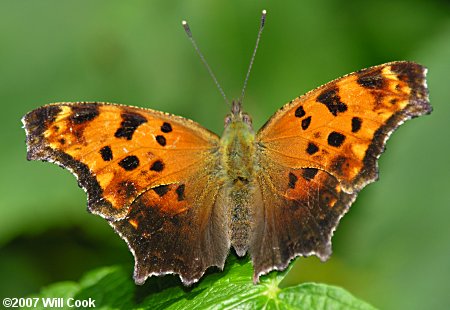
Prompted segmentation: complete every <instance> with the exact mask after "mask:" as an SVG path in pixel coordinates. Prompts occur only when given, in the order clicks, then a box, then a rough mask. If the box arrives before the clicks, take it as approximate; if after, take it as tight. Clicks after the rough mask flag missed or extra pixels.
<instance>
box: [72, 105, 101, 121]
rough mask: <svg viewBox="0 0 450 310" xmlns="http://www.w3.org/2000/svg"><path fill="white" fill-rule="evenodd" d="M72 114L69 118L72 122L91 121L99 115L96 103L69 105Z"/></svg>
mask: <svg viewBox="0 0 450 310" xmlns="http://www.w3.org/2000/svg"><path fill="white" fill-rule="evenodd" d="M71 110H72V115H70V117H69V119H70V121H71V122H72V123H74V124H77V125H78V124H83V123H86V122H89V121H92V120H93V119H94V118H96V117H97V116H98V115H99V111H98V106H97V105H96V104H79V105H74V106H72V107H71Z"/></svg>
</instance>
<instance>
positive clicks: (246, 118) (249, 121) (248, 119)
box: [242, 114, 252, 126]
mask: <svg viewBox="0 0 450 310" xmlns="http://www.w3.org/2000/svg"><path fill="white" fill-rule="evenodd" d="M242 121H243V122H244V123H246V124H247V125H249V126H251V125H252V118H251V117H250V115H248V114H242Z"/></svg>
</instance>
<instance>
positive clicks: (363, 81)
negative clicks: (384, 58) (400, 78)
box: [356, 68, 386, 89]
mask: <svg viewBox="0 0 450 310" xmlns="http://www.w3.org/2000/svg"><path fill="white" fill-rule="evenodd" d="M357 74H358V79H357V80H356V81H357V83H358V84H359V85H361V86H362V87H364V88H368V89H383V88H384V87H385V86H386V80H385V79H384V77H383V75H382V73H381V68H377V69H364V70H361V71H359V72H358V73H357Z"/></svg>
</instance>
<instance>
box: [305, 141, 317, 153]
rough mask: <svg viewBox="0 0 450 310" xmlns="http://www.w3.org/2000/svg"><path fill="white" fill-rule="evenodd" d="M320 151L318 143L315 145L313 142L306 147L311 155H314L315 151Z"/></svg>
mask: <svg viewBox="0 0 450 310" xmlns="http://www.w3.org/2000/svg"><path fill="white" fill-rule="evenodd" d="M318 151H319V147H318V146H317V145H315V144H314V143H312V142H309V143H308V147H307V148H306V152H307V153H308V154H309V155H313V154H314V153H317V152H318Z"/></svg>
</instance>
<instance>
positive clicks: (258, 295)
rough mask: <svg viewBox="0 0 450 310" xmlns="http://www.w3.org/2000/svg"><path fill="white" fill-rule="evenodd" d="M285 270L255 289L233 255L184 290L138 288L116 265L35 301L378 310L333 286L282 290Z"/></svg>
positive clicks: (174, 281) (160, 283) (153, 284)
mask: <svg viewBox="0 0 450 310" xmlns="http://www.w3.org/2000/svg"><path fill="white" fill-rule="evenodd" d="M286 272H287V271H285V272H278V273H277V272H272V273H270V274H269V275H267V276H263V277H261V282H260V283H259V284H257V285H254V284H253V282H252V273H253V268H252V266H251V263H250V261H249V260H248V259H236V258H235V257H234V256H230V257H229V259H228V261H227V264H226V266H225V269H224V271H222V272H211V273H210V274H208V275H205V277H204V278H203V279H202V280H201V281H200V283H198V284H197V285H194V286H192V287H190V288H186V287H183V286H182V285H181V284H180V281H179V280H178V278H177V277H175V276H166V277H163V278H157V277H153V278H150V279H149V280H148V281H147V283H146V284H145V285H143V286H136V285H135V284H134V282H133V280H132V279H131V275H130V270H128V268H125V267H121V266H115V267H107V268H101V269H97V270H94V271H92V272H89V273H88V274H86V275H85V276H84V277H83V278H82V279H81V281H80V282H79V283H74V282H63V283H56V284H53V285H51V286H48V287H46V288H43V289H42V290H41V292H40V293H39V294H38V295H37V296H33V297H41V298H57V297H64V299H65V300H67V299H68V298H74V299H75V300H87V299H89V298H91V299H93V300H95V306H96V308H97V309H98V308H101V309H124V308H127V309H138V308H139V309H146V308H151V309H374V308H373V307H372V306H371V305H369V304H367V303H365V302H363V301H361V300H359V299H357V298H355V297H354V296H353V295H351V294H350V293H348V292H347V291H345V290H344V289H342V288H339V287H335V286H330V285H326V284H317V283H303V284H300V285H296V286H291V287H283V285H280V282H281V281H282V280H283V278H284V276H285V274H286ZM38 306H42V303H40V304H38Z"/></svg>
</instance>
